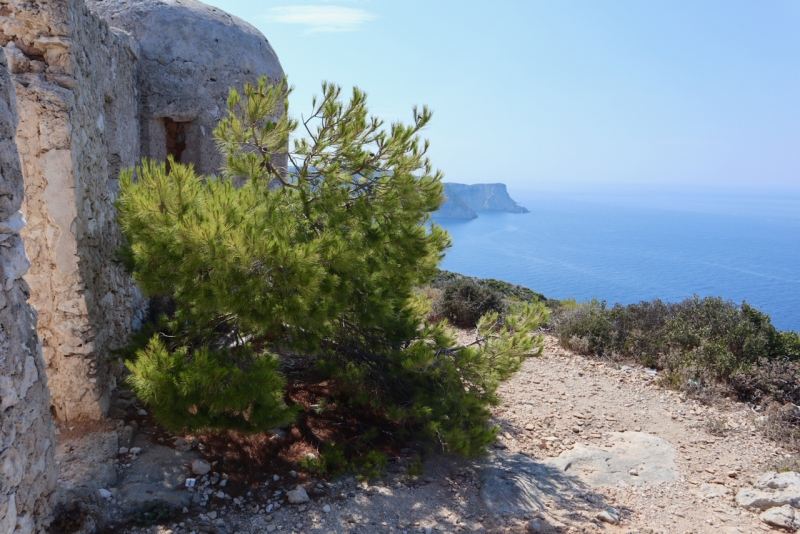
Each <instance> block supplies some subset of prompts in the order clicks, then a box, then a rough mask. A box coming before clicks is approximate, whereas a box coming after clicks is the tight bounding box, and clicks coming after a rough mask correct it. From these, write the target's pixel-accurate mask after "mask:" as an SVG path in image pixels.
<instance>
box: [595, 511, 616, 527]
mask: <svg viewBox="0 0 800 534" xmlns="http://www.w3.org/2000/svg"><path fill="white" fill-rule="evenodd" d="M595 518H597V519H598V520H599V521H602V522H603V523H609V524H611V525H619V512H618V511H617V510H615V509H614V508H608V509H606V510H603V511H602V512H599V513H598V514H597V515H596V516H595Z"/></svg>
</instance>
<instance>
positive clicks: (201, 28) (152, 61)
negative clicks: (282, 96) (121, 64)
mask: <svg viewBox="0 0 800 534" xmlns="http://www.w3.org/2000/svg"><path fill="white" fill-rule="evenodd" d="M88 4H89V7H91V8H92V9H93V10H94V11H95V12H97V13H98V14H99V15H100V16H102V17H103V18H104V19H105V20H106V21H108V23H109V24H110V25H111V26H113V27H115V28H120V29H122V30H125V31H127V32H129V33H130V34H132V35H133V37H134V38H135V39H136V41H137V43H138V44H139V47H140V50H141V60H140V70H139V81H138V84H139V89H140V91H141V92H140V99H141V100H140V102H141V108H140V111H141V115H140V121H141V143H142V149H143V155H145V156H149V157H152V158H154V159H157V160H164V159H166V157H167V154H172V155H173V156H174V157H175V159H176V160H178V161H180V162H183V163H193V164H194V166H195V168H196V169H197V170H198V171H199V172H200V173H202V174H214V173H217V172H218V170H219V169H220V167H221V166H222V163H223V161H222V158H221V156H220V155H219V153H218V151H217V148H216V145H215V142H214V137H213V135H212V133H213V131H214V128H216V126H217V123H218V122H219V121H220V119H221V118H223V117H224V116H225V115H226V114H227V106H226V102H227V99H228V92H229V90H230V87H231V86H233V87H237V88H239V89H241V88H242V86H243V85H244V84H245V83H246V82H250V83H253V82H255V81H256V80H257V79H258V78H259V77H260V76H261V75H262V74H266V75H267V76H268V77H269V78H270V80H272V81H274V82H276V81H279V80H281V79H282V78H283V69H282V68H281V64H280V61H278V56H277V55H276V54H275V51H274V50H273V49H272V46H270V44H269V42H268V41H267V39H266V38H265V37H264V36H263V35H262V34H261V32H259V31H258V30H257V29H255V28H254V27H253V26H251V25H250V24H248V23H246V22H245V21H243V20H241V19H239V18H237V17H234V16H231V15H229V14H227V13H225V12H224V11H221V10H219V9H217V8H215V7H211V6H207V5H205V4H202V3H200V2H197V1H195V0H88ZM276 163H277V164H279V165H281V166H284V167H285V165H286V158H285V156H283V157H282V158H280V160H279V161H276Z"/></svg>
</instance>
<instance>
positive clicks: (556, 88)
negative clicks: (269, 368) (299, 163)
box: [207, 0, 800, 190]
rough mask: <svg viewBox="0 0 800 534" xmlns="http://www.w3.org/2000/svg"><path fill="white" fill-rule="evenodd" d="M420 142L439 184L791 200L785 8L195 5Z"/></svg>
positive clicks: (799, 106)
mask: <svg viewBox="0 0 800 534" xmlns="http://www.w3.org/2000/svg"><path fill="white" fill-rule="evenodd" d="M207 3H209V4H213V5H215V6H218V7H220V8H222V9H225V10H226V11H228V12H230V13H232V14H234V15H237V16H239V17H241V18H243V19H245V20H247V21H248V22H250V23H251V24H253V25H255V26H256V27H257V28H259V29H260V30H261V31H262V32H263V33H264V34H265V35H266V36H267V38H268V39H269V41H270V43H272V46H273V47H274V48H275V51H276V52H277V53H278V56H279V57H280V59H281V63H282V65H283V68H284V70H285V71H286V73H287V74H288V76H289V81H290V82H291V83H292V84H293V85H294V86H295V93H294V97H293V99H292V106H291V111H292V113H293V114H295V115H299V114H300V113H302V112H307V111H308V110H309V109H310V104H311V95H312V94H314V93H319V85H320V82H321V80H323V79H325V80H329V81H333V82H335V83H338V84H340V85H342V86H343V87H345V88H347V89H349V88H350V87H352V86H353V85H357V86H359V87H360V88H362V89H364V90H365V91H366V92H367V93H368V94H369V97H370V102H371V109H373V110H374V112H375V113H376V114H377V115H379V116H381V117H383V118H385V119H387V121H392V120H403V121H406V122H407V121H409V120H410V117H411V108H412V106H413V105H414V104H428V105H429V106H430V107H431V108H432V109H433V110H434V111H435V115H434V119H433V122H432V125H431V127H430V128H429V129H428V130H427V131H426V136H427V137H428V138H429V139H430V140H431V143H432V148H431V153H430V154H431V159H432V161H433V163H434V165H435V166H436V167H438V168H441V169H442V170H443V171H444V172H445V174H446V180H447V181H454V182H465V183H477V182H494V181H502V182H506V183H508V184H509V185H511V186H512V187H517V188H524V189H535V188H539V187H542V188H553V187H583V186H585V185H605V184H620V185H624V184H634V183H635V184H639V185H664V184H674V185H678V186H687V187H688V186H691V187H696V186H705V187H710V188H712V189H731V188H741V187H747V188H750V187H758V188H763V189H774V188H780V189H793V190H799V189H800V1H798V0H794V1H787V0H769V1H767V2H760V1H756V0H753V1H748V2H742V1H737V0H721V1H702V2H698V1H696V0H692V1H674V0H672V1H651V0H648V1H632V0H630V1H596V0H587V1H570V0H552V1H549V2H542V1H522V0H518V1H504V0H495V1H492V2H485V1H484V2H477V1H471V0H469V1H464V0H461V1H452V0H447V1H444V0H433V1H431V0H428V1H420V0H363V1H353V0H350V1H347V0H341V1H336V0H330V1H316V0H298V1H292V0H276V1H271V2H264V1H259V0H207Z"/></svg>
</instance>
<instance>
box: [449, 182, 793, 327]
mask: <svg viewBox="0 0 800 534" xmlns="http://www.w3.org/2000/svg"><path fill="white" fill-rule="evenodd" d="M510 192H511V195H512V196H513V197H514V199H515V200H517V201H518V202H519V203H520V204H522V205H524V206H526V207H527V208H529V209H530V210H531V213H527V214H512V213H494V212H481V213H480V214H479V215H480V217H479V218H478V219H475V220H473V221H456V220H447V219H442V220H438V221H436V222H437V223H439V224H441V225H442V226H443V227H444V228H446V229H447V230H448V231H449V232H450V234H451V236H452V239H453V246H452V248H451V249H450V250H449V251H448V252H447V256H446V257H445V260H444V262H443V265H442V268H443V269H447V270H451V271H456V272H460V273H463V274H466V275H471V276H479V277H487V278H497V279H501V280H506V281H508V282H513V283H516V284H521V285H524V286H527V287H530V288H531V289H533V290H535V291H538V292H540V293H543V294H545V295H547V296H548V297H550V298H557V299H563V298H568V297H574V298H576V299H578V300H587V299H591V298H594V297H597V298H599V299H601V300H607V301H608V302H609V303H612V304H613V303H615V302H620V303H622V304H629V303H632V302H638V301H641V300H649V299H653V298H660V299H662V300H666V301H678V300H682V299H683V298H686V297H689V296H691V295H693V294H697V295H700V296H707V295H714V296H722V297H724V298H726V299H730V300H733V301H735V302H741V301H743V300H746V301H747V302H749V303H750V304H752V305H754V306H756V307H757V308H759V309H760V310H762V311H764V312H765V313H768V314H769V315H770V316H771V317H772V320H773V323H774V324H775V325H776V326H777V327H778V328H780V329H784V330H800V195H796V196H793V195H786V194H781V195H772V196H769V195H738V196H737V195H732V196H729V197H720V196H719V195H707V196H704V195H700V194H697V195H692V196H686V195H685V194H670V193H668V192H661V193H658V194H653V193H652V192H648V193H630V194H615V195H609V194H576V193H525V192H522V193H520V192H515V191H513V190H511V191H510Z"/></svg>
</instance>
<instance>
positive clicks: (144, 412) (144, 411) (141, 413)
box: [136, 408, 147, 415]
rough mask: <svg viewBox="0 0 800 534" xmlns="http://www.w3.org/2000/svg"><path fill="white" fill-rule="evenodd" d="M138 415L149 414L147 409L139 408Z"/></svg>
mask: <svg viewBox="0 0 800 534" xmlns="http://www.w3.org/2000/svg"><path fill="white" fill-rule="evenodd" d="M136 415H147V411H146V410H142V409H141V408H139V410H138V411H137V412H136Z"/></svg>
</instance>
